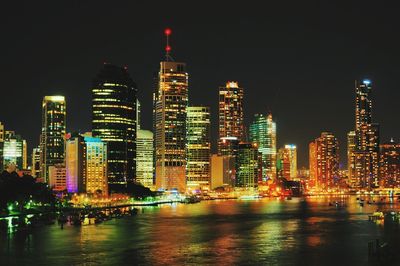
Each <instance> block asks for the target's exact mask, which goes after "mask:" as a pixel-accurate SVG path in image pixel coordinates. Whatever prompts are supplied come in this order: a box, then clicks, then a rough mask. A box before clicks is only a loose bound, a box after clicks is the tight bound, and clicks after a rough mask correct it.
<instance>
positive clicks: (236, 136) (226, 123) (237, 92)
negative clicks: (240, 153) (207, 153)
mask: <svg viewBox="0 0 400 266" xmlns="http://www.w3.org/2000/svg"><path fill="white" fill-rule="evenodd" d="M218 114H219V118H218V130H219V139H218V154H219V155H233V153H234V152H233V151H231V150H230V148H231V146H236V145H237V143H239V142H241V141H244V136H245V132H244V130H245V128H244V123H243V89H242V88H240V87H239V84H238V83H237V82H231V81H230V82H227V83H226V85H225V87H220V88H219V113H218ZM231 140H233V141H234V142H235V143H233V144H230V142H231Z"/></svg>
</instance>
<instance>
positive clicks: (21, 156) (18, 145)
mask: <svg viewBox="0 0 400 266" xmlns="http://www.w3.org/2000/svg"><path fill="white" fill-rule="evenodd" d="M7 132H8V133H6V134H5V139H4V142H3V153H2V158H3V162H2V163H3V166H4V167H7V166H8V165H9V164H14V165H15V166H16V167H17V168H18V169H19V170H22V169H27V166H28V162H27V145H26V140H24V139H22V137H21V136H20V135H16V134H15V132H14V131H7Z"/></svg>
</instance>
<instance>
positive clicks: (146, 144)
mask: <svg viewBox="0 0 400 266" xmlns="http://www.w3.org/2000/svg"><path fill="white" fill-rule="evenodd" d="M136 142H137V145H136V147H137V150H136V182H138V183H140V184H142V185H143V186H145V187H148V188H152V187H153V185H154V168H153V166H154V164H153V157H154V155H153V153H154V150H153V132H151V131H150V130H143V129H139V130H138V132H137V139H136Z"/></svg>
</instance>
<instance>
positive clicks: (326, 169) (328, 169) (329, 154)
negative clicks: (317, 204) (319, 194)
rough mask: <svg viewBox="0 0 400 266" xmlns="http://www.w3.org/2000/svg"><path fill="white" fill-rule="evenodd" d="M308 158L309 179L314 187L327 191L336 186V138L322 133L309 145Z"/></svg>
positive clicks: (337, 173) (337, 171)
mask: <svg viewBox="0 0 400 266" xmlns="http://www.w3.org/2000/svg"><path fill="white" fill-rule="evenodd" d="M309 156H310V160H309V161H310V179H311V183H312V184H313V185H314V187H315V188H317V189H318V190H322V191H327V190H328V189H331V188H333V187H335V186H336V185H338V181H339V180H338V178H339V142H338V140H337V138H336V137H335V136H334V135H333V134H332V133H330V132H322V133H321V137H319V138H317V139H315V140H314V141H313V142H311V143H310V153H309ZM311 169H312V170H311ZM311 173H312V174H311Z"/></svg>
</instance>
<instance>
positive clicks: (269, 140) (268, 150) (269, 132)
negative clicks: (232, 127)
mask: <svg viewBox="0 0 400 266" xmlns="http://www.w3.org/2000/svg"><path fill="white" fill-rule="evenodd" d="M250 141H251V142H253V143H256V144H257V148H258V151H259V152H260V153H261V154H262V155H261V157H262V176H263V179H265V180H266V179H273V180H275V179H276V123H275V122H274V121H273V120H272V115H271V114H269V115H263V114H255V115H254V120H253V123H252V124H251V125H250Z"/></svg>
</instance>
